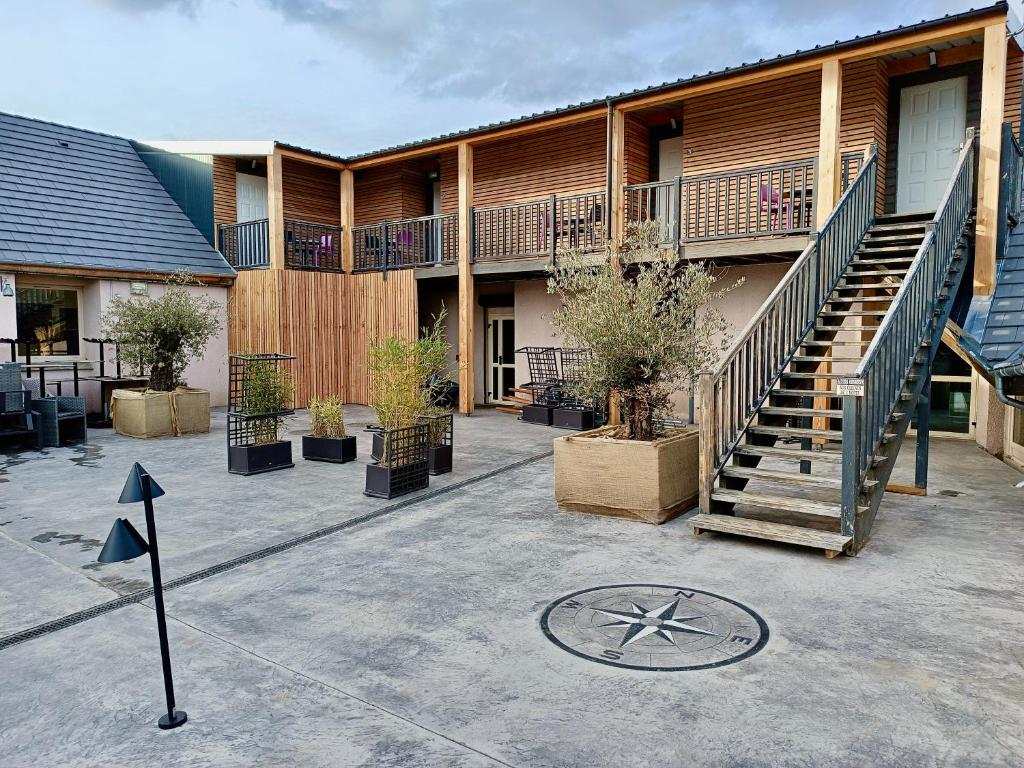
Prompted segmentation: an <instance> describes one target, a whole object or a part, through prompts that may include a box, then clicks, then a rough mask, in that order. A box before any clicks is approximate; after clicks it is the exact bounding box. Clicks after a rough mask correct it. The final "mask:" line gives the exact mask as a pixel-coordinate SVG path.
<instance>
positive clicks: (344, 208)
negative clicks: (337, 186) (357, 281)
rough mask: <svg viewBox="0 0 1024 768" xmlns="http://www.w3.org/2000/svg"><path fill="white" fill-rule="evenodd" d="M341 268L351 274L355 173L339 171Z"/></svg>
mask: <svg viewBox="0 0 1024 768" xmlns="http://www.w3.org/2000/svg"><path fill="white" fill-rule="evenodd" d="M340 203H341V268H342V269H343V270H344V271H345V272H348V273H350V274H351V272H352V268H353V267H354V266H355V265H354V263H353V260H354V257H355V251H354V250H353V240H352V227H353V226H355V174H353V173H352V171H350V170H348V169H347V168H346V169H345V170H343V171H341V200H340Z"/></svg>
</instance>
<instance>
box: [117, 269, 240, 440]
mask: <svg viewBox="0 0 1024 768" xmlns="http://www.w3.org/2000/svg"><path fill="white" fill-rule="evenodd" d="M192 285H198V282H197V281H196V280H194V278H193V277H192V275H191V274H190V273H188V272H186V271H181V272H178V273H176V274H175V275H174V276H173V277H171V278H169V279H168V280H167V281H166V284H165V287H164V290H163V292H162V293H161V294H160V295H159V296H156V297H149V296H129V297H124V296H115V297H114V298H112V299H111V300H110V302H109V304H108V305H107V310H106V312H104V314H103V317H102V321H101V322H102V326H103V330H104V333H106V335H107V336H109V337H110V338H112V339H113V340H114V341H115V342H116V343H117V346H118V351H119V354H120V355H121V356H122V357H123V358H124V359H126V360H132V361H136V360H137V361H139V365H140V366H141V368H142V369H143V370H140V371H139V374H140V375H141V374H142V373H143V371H147V370H148V371H149V387H148V388H147V389H145V390H115V391H114V393H113V397H112V400H113V403H112V410H113V414H114V429H115V430H117V432H119V433H120V434H124V435H131V436H132V437H159V436H164V435H182V434H189V433H196V432H209V431H210V392H209V390H205V389H193V388H190V387H188V385H187V384H186V382H185V380H184V373H185V368H187V367H188V364H189V363H190V362H191V361H192V360H195V359H197V358H199V357H202V355H203V352H204V351H205V350H206V346H207V344H209V342H210V339H212V338H213V337H214V336H215V335H216V334H217V332H218V331H219V330H220V328H221V315H222V311H223V307H222V306H221V305H220V304H218V303H217V302H216V301H214V300H213V299H212V298H210V297H209V296H205V295H203V294H200V293H195V292H193V291H190V290H189V287H190V286H192Z"/></svg>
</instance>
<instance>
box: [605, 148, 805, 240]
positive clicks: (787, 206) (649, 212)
mask: <svg viewBox="0 0 1024 768" xmlns="http://www.w3.org/2000/svg"><path fill="white" fill-rule="evenodd" d="M816 166H817V162H816V160H814V159H810V160H798V161H795V162H789V163H777V164H774V165H764V166H759V167H757V168H746V169H742V170H736V171H728V172H725V173H711V174H703V175H700V176H689V177H684V178H680V177H676V178H675V179H674V180H672V181H655V182H651V183H648V184H632V185H629V186H627V187H626V190H625V206H626V221H627V222H629V223H636V222H641V221H658V222H659V223H660V226H661V234H660V239H661V241H662V242H663V243H681V242H694V241H702V240H726V239H730V238H737V237H763V236H766V235H796V234H806V233H808V232H810V231H811V227H812V224H813V221H814V180H815V170H816Z"/></svg>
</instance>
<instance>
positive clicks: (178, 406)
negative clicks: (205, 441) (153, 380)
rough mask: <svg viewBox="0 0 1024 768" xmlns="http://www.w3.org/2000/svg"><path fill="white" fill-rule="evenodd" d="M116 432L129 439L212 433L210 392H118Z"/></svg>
mask: <svg viewBox="0 0 1024 768" xmlns="http://www.w3.org/2000/svg"><path fill="white" fill-rule="evenodd" d="M111 412H112V414H113V425H114V430H115V431H116V432H117V433H118V434H121V435H128V436H129V437H168V436H170V435H194V434H203V433H206V432H209V431H210V392H209V390H206V389H192V388H191V387H178V388H177V389H176V390H174V391H173V392H157V391H154V390H151V389H145V388H135V389H115V390H114V393H113V395H112V396H111Z"/></svg>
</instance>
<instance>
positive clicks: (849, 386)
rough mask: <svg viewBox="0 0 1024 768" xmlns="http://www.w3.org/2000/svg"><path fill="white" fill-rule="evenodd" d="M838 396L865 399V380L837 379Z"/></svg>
mask: <svg viewBox="0 0 1024 768" xmlns="http://www.w3.org/2000/svg"><path fill="white" fill-rule="evenodd" d="M836 394H837V395H839V396H840V397H843V396H846V395H849V396H851V397H864V379H856V378H849V379H837V380H836Z"/></svg>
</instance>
